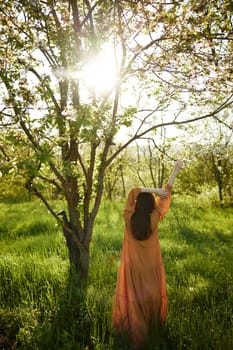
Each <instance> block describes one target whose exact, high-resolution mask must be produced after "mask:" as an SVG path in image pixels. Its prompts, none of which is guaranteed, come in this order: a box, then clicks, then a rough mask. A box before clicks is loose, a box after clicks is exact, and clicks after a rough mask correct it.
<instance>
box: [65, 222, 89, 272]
mask: <svg viewBox="0 0 233 350" xmlns="http://www.w3.org/2000/svg"><path fill="white" fill-rule="evenodd" d="M63 233H64V236H65V238H66V244H67V248H68V255H69V261H70V266H71V268H74V269H75V271H76V272H77V273H78V274H79V276H80V277H81V278H86V277H87V275H88V271H89V255H90V254H89V245H88V247H84V246H83V245H82V244H81V243H80V244H79V245H78V244H77V243H76V242H75V240H74V239H73V237H72V235H71V234H70V232H67V230H66V229H65V228H64V229H63ZM74 234H75V233H74Z"/></svg>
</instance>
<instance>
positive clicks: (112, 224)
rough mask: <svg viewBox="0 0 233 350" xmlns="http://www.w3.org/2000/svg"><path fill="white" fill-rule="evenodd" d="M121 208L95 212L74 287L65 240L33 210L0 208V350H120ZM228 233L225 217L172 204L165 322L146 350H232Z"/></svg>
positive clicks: (232, 215) (222, 211)
mask: <svg viewBox="0 0 233 350" xmlns="http://www.w3.org/2000/svg"><path fill="white" fill-rule="evenodd" d="M58 205H59V204H58ZM122 207H123V203H122V202H121V203H120V202H119V203H115V202H113V203H110V202H103V204H102V207H101V210H100V212H99V214H98V217H97V221H96V224H95V228H94V234H93V240H92V244H91V253H90V254H91V260H90V261H91V262H90V273H89V277H88V281H87V284H86V286H83V285H82V284H80V283H78V284H77V282H76V280H75V279H74V278H73V277H72V275H70V273H69V264H68V258H67V250H66V246H65V240H64V237H63V235H62V233H61V231H60V229H59V228H58V227H57V226H56V224H55V221H54V220H53V218H51V217H50V215H49V214H48V213H47V211H46V209H45V208H44V207H43V205H42V204H40V203H39V202H31V203H21V204H20V203H18V204H0V349H1V348H2V349H4V346H5V349H10V348H12V349H13V348H14V349H24V350H27V349H28V350H30V349H35V350H36V349H49V350H53V349H54V350H55V349H56V350H60V349H61V350H63V349H64V350H66V349H67V350H72V349H73V350H79V349H80V350H81V349H82V350H84V349H86V350H87V349H89V350H92V349H96V350H121V349H125V350H126V349H129V348H128V345H127V344H126V343H125V344H124V343H123V344H121V345H119V341H118V340H117V339H116V338H115V337H114V335H113V334H112V329H111V309H112V302H113V295H114V289H115V283H116V276H117V268H118V265H119V261H120V250H121V244H122V237H123V222H122ZM232 224H233V210H232V208H214V207H211V206H209V205H208V200H207V199H205V200H198V199H197V198H196V199H195V198H191V197H190V198H187V197H186V198H182V199H179V198H178V197H176V196H174V199H173V203H172V207H171V210H170V211H169V213H168V215H167V217H166V218H165V219H164V220H163V222H161V223H160V227H159V236H160V242H161V249H162V254H163V262H164V266H165V271H166V279H167V290H168V298H169V314H168V319H167V323H166V327H165V329H164V330H163V334H162V335H161V336H160V338H159V341H158V338H157V337H155V335H154V334H151V335H150V338H149V339H148V344H147V346H146V349H147V350H150V349H151V350H152V349H164V350H166V349H169V350H176V349H182V350H183V349H198V350H205V349H206V350H207V349H208V350H210V349H213V350H218V349H219V350H220V349H222V350H231V349H233V316H232V315H233V310H232V309H233V249H232V248H233V232H232ZM3 344H5V345H3ZM1 346H2V347H1Z"/></svg>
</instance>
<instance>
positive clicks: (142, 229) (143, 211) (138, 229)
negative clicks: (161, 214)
mask: <svg viewBox="0 0 233 350" xmlns="http://www.w3.org/2000/svg"><path fill="white" fill-rule="evenodd" d="M154 207H155V199H154V196H153V194H152V193H146V192H141V193H139V195H138V196H137V201H136V206H135V211H134V213H133V215H132V216H131V231H132V234H133V236H134V237H135V238H136V239H138V240H140V241H143V240H145V239H147V238H148V237H150V235H151V233H152V230H151V223H150V214H151V213H152V211H153V209H154Z"/></svg>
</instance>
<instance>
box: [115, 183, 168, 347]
mask: <svg viewBox="0 0 233 350" xmlns="http://www.w3.org/2000/svg"><path fill="white" fill-rule="evenodd" d="M165 188H166V189H168V190H169V196H168V197H167V198H160V197H158V198H155V209H154V210H153V212H152V214H151V227H152V234H151V236H150V237H149V238H148V239H146V240H143V241H140V240H136V239H135V238H134V237H133V235H132V233H131V231H130V218H131V215H132V214H133V212H134V208H135V201H136V198H137V195H138V194H139V193H140V189H139V188H134V189H132V190H131V191H130V192H129V194H128V199H127V201H126V206H125V209H124V219H125V234H124V240H123V246H122V253H121V263H120V266H119V270H118V276H117V284H116V291H115V297H114V303H113V312H112V324H113V328H114V330H115V331H116V332H117V333H124V332H128V333H129V335H130V337H131V338H132V341H133V344H134V346H135V348H137V347H141V346H142V345H143V343H144V341H145V338H146V336H147V332H148V328H149V324H150V322H151V321H153V320H154V321H156V320H157V321H160V322H162V323H163V322H164V321H165V320H166V316H167V304H168V301H167V295H166V280H165V272H164V267H163V263H162V256H161V250H160V244H159V240H158V223H159V221H160V220H161V219H162V218H163V217H164V215H165V214H166V212H167V211H168V209H169V207H170V203H171V186H169V185H166V186H165Z"/></svg>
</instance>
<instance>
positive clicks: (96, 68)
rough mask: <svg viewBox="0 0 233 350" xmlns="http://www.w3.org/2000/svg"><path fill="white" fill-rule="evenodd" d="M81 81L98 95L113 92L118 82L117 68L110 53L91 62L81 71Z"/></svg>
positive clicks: (104, 53) (100, 55)
mask: <svg viewBox="0 0 233 350" xmlns="http://www.w3.org/2000/svg"><path fill="white" fill-rule="evenodd" d="M80 75H81V79H82V81H83V83H84V84H85V86H86V87H87V88H88V89H92V90H94V91H95V93H97V94H102V93H105V92H106V91H108V90H111V89H112V88H113V87H114V85H115V83H116V81H117V66H116V61H115V59H114V57H113V56H112V55H111V53H110V52H103V53H102V54H99V55H97V56H96V57H94V58H92V59H91V60H89V61H88V62H87V63H86V64H85V66H84V67H83V69H82V71H81V74H80Z"/></svg>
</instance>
